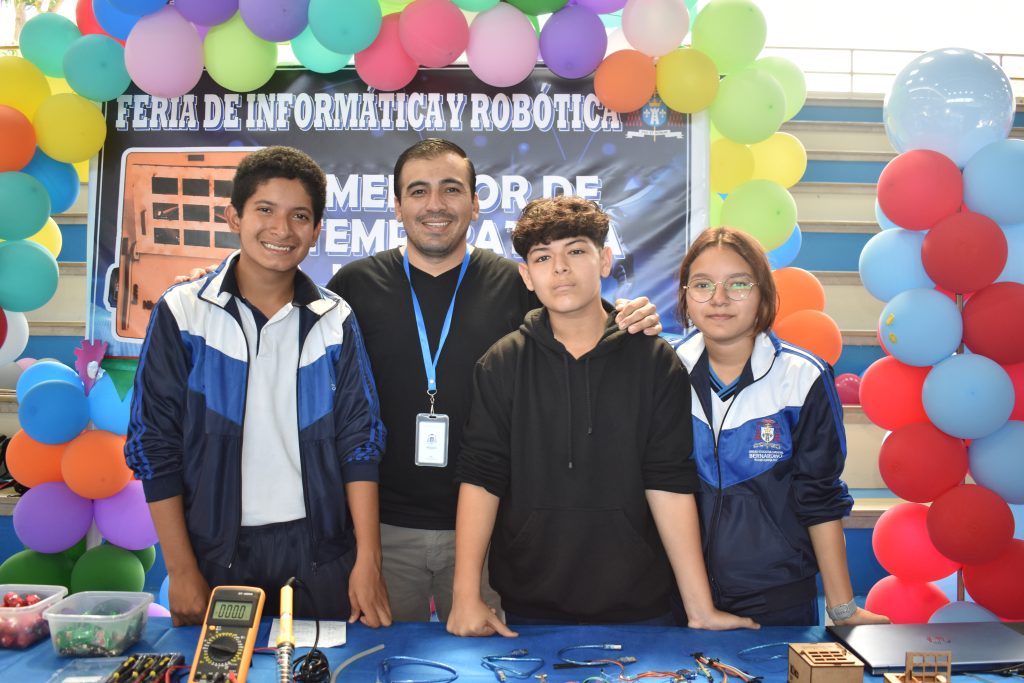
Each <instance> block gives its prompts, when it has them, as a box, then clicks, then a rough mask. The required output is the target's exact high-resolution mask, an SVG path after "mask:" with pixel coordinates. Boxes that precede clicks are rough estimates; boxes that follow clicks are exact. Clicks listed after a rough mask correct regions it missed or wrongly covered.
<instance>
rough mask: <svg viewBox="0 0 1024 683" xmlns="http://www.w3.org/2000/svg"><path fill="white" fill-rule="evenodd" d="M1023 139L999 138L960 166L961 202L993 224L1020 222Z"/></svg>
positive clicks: (1023, 206)
mask: <svg viewBox="0 0 1024 683" xmlns="http://www.w3.org/2000/svg"><path fill="white" fill-rule="evenodd" d="M1022 184H1024V140H1000V141H999V142H994V143H992V144H991V145H989V146H987V147H985V148H984V149H982V150H981V151H979V152H978V153H977V154H975V155H974V156H973V157H971V160H970V161H968V162H967V165H966V166H964V204H966V205H967V206H968V208H970V210H971V211H974V212H976V213H983V214H985V215H986V216H988V217H989V218H991V219H992V220H994V221H995V222H996V223H999V224H1001V225H1008V224H1012V223H1024V193H1022V192H1021V191H1020V188H1021V185H1022Z"/></svg>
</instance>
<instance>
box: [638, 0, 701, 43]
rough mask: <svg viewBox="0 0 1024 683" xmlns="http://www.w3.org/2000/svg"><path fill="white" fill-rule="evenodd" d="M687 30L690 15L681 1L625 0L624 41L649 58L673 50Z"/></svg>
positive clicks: (688, 28) (681, 40)
mask: <svg viewBox="0 0 1024 683" xmlns="http://www.w3.org/2000/svg"><path fill="white" fill-rule="evenodd" d="M689 30H690V12H689V10H687V9H686V4H685V3H684V2H683V0H628V2H627V3H626V7H625V9H623V10H622V32H623V33H625V34H626V39H627V40H629V43H630V45H632V46H633V47H635V48H636V49H637V50H639V51H640V52H643V53H644V54H646V55H650V56H651V57H660V56H662V55H667V54H668V53H669V52H672V50H675V49H676V48H677V47H679V45H680V44H681V43H682V42H683V37H684V36H685V35H686V33H687V32H688V31H689Z"/></svg>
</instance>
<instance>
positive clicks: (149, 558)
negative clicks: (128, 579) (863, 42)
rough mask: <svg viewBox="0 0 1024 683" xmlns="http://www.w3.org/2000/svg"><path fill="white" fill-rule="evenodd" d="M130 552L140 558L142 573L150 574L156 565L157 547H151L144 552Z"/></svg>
mask: <svg viewBox="0 0 1024 683" xmlns="http://www.w3.org/2000/svg"><path fill="white" fill-rule="evenodd" d="M128 552H130V553H132V554H133V555H135V557H137V558H139V562H141V563H142V571H143V572H148V571H149V570H150V569H152V568H153V564H154V563H156V546H155V545H151V546H149V547H148V548H143V549H142V550H129V551H128Z"/></svg>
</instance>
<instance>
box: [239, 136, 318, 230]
mask: <svg viewBox="0 0 1024 683" xmlns="http://www.w3.org/2000/svg"><path fill="white" fill-rule="evenodd" d="M274 178H287V179H288V180H298V181H299V182H300V183H302V186H303V187H304V188H306V192H307V193H308V194H309V198H310V200H312V202H313V218H314V219H315V220H314V225H316V224H319V223H320V219H321V218H323V216H324V207H325V206H326V205H327V176H325V175H324V172H323V169H321V168H320V165H319V164H317V163H316V162H315V161H314V160H313V158H312V157H311V156H309V155H308V154H306V153H305V152H303V151H301V150H298V149H295V148H294V147H282V146H275V147H264V148H263V149H261V150H259V151H257V152H253V153H252V154H250V155H249V156H247V157H245V158H244V159H242V161H241V163H239V164H238V169H237V170H236V171H235V179H234V184H233V186H232V188H231V206H233V207H235V211H237V212H238V215H239V216H241V215H242V211H243V209H244V208H245V203H246V202H247V201H249V198H250V197H252V196H253V194H255V193H256V188H258V187H259V186H260V185H262V184H263V183H265V182H267V181H268V180H273V179H274Z"/></svg>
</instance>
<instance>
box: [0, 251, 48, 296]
mask: <svg viewBox="0 0 1024 683" xmlns="http://www.w3.org/2000/svg"><path fill="white" fill-rule="evenodd" d="M58 277H59V272H58V269H57V259H55V258H54V257H53V254H51V253H50V252H49V251H47V249H46V247H44V246H42V245H41V244H37V243H35V242H29V241H28V240H15V241H13V242H0V308H2V309H4V310H5V311H19V312H21V313H24V312H26V311H34V310H36V309H37V308H39V307H41V306H43V305H44V304H45V303H46V302H47V301H49V300H50V299H52V298H53V295H54V294H55V293H56V292H57V279H58Z"/></svg>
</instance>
